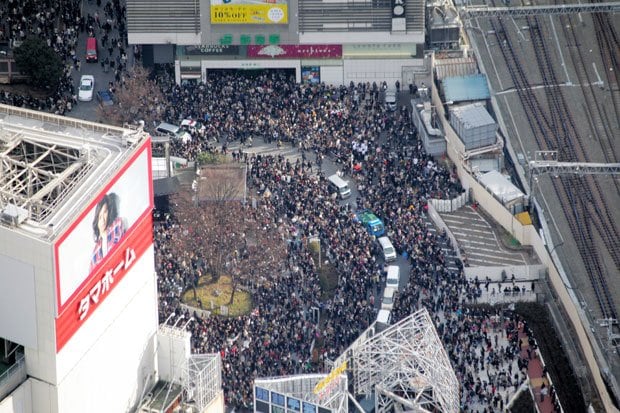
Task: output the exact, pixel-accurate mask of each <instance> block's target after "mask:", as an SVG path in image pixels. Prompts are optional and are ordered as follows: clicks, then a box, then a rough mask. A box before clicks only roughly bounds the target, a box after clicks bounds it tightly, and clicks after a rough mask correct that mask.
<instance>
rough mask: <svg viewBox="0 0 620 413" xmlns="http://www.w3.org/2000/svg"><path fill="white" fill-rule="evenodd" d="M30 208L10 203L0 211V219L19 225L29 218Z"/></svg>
mask: <svg viewBox="0 0 620 413" xmlns="http://www.w3.org/2000/svg"><path fill="white" fill-rule="evenodd" d="M28 215H29V214H28V210H27V209H24V208H22V207H18V206H17V205H13V204H8V205H6V206H5V207H4V208H3V209H2V212H1V213H0V219H1V220H2V222H4V223H7V224H9V225H13V226H17V225H20V224H21V223H23V222H24V221H25V220H27V219H28Z"/></svg>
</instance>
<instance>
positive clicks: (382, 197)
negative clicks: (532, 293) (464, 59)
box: [156, 73, 525, 412]
mask: <svg viewBox="0 0 620 413" xmlns="http://www.w3.org/2000/svg"><path fill="white" fill-rule="evenodd" d="M367 91H370V93H366V92H367ZM372 91H373V87H372V86H371V85H368V84H367V85H351V86H349V87H329V86H325V85H299V84H295V83H294V81H293V79H291V78H288V77H287V76H286V75H284V74H281V73H273V74H271V75H261V76H256V77H253V78H247V77H243V76H239V75H233V74H224V75H222V76H221V77H219V78H212V79H209V81H208V83H207V84H198V85H185V86H171V87H169V88H167V90H166V93H167V95H168V96H169V97H170V100H171V102H172V103H173V104H172V105H171V106H170V109H169V110H168V113H167V115H168V120H169V121H171V122H178V121H179V119H182V118H188V117H190V118H195V119H203V120H205V119H207V120H206V121H205V122H204V123H205V128H204V132H202V133H200V132H199V131H198V130H196V131H194V132H195V133H194V134H193V139H192V141H191V142H187V143H185V144H184V145H182V146H179V147H177V148H176V149H177V150H178V151H180V152H181V154H182V155H184V156H186V157H188V158H190V159H191V158H194V157H195V156H196V155H197V153H199V152H200V151H202V150H205V148H207V147H208V146H209V145H210V143H209V142H208V140H207V136H208V137H213V138H215V139H217V140H218V141H219V143H220V144H221V145H223V146H226V145H227V144H229V143H232V142H238V143H243V142H245V140H247V139H248V138H252V139H257V138H258V139H265V140H266V141H283V142H289V143H290V144H291V145H293V146H295V147H298V148H299V150H300V151H301V152H302V153H303V156H301V157H300V159H298V160H297V161H289V160H287V159H285V158H284V157H282V156H261V155H250V156H248V157H246V158H245V159H246V160H247V163H248V166H249V170H250V172H249V173H248V187H249V188H250V189H251V190H253V191H257V192H258V193H261V192H263V191H265V190H267V189H268V191H269V194H270V196H269V197H265V198H261V199H260V202H259V205H258V211H260V213H261V214H263V216H264V219H265V221H268V222H273V223H280V224H282V225H285V226H289V227H292V228H295V233H296V234H297V236H298V238H299V240H300V242H298V243H292V244H291V246H290V248H289V250H288V259H287V266H286V270H285V271H283V273H282V274H281V279H280V281H279V282H278V284H277V285H276V286H275V287H274V286H270V287H263V286H259V287H258V289H257V291H256V293H255V305H256V310H255V311H254V312H252V314H251V315H248V316H241V317H236V318H223V317H201V316H200V315H199V314H197V313H194V314H190V311H189V310H184V309H182V308H181V307H180V306H179V303H180V300H179V296H180V293H181V292H182V291H183V290H185V289H186V288H187V285H189V283H190V280H192V279H193V277H194V276H195V273H196V265H197V264H196V262H200V260H198V259H194V260H193V261H192V259H191V257H189V256H188V257H177V256H174V255H172V254H170V252H169V251H168V248H169V245H170V244H171V243H173V242H174V241H175V239H179V238H180V237H183V236H187V234H188V230H189V231H190V233H191V223H185V222H176V221H175V220H174V217H170V218H169V219H168V220H167V221H166V222H165V223H163V224H160V225H158V226H157V227H156V241H157V242H156V245H157V251H158V254H157V256H158V273H159V275H160V277H159V285H160V296H161V298H160V302H161V305H162V309H161V316H160V317H161V319H162V320H164V319H166V318H167V317H168V316H169V315H170V314H171V313H173V312H175V313H176V314H177V316H178V314H182V316H183V317H184V318H185V319H190V318H191V317H192V316H193V320H192V321H191V322H190V323H189V328H190V329H191V331H192V333H193V341H192V343H193V348H194V350H195V351H197V352H220V354H221V355H222V360H223V366H224V367H223V379H224V388H225V397H226V402H227V403H228V404H230V405H231V406H235V407H237V408H250V407H251V403H252V391H251V390H252V388H251V386H252V380H253V378H255V377H265V376H279V375H285V374H294V373H301V372H310V371H322V368H323V363H322V361H323V360H324V359H325V358H329V359H334V358H336V357H337V356H338V355H339V354H340V353H341V352H342V351H343V350H344V349H346V348H347V347H348V346H349V345H350V344H351V343H352V342H353V341H354V340H355V339H356V338H357V337H358V336H359V334H360V333H361V332H363V331H364V330H365V329H366V328H367V327H368V326H369V325H370V324H371V323H372V322H373V321H374V320H375V318H376V311H377V310H376V305H374V304H375V303H377V302H378V301H379V299H378V298H377V297H379V294H380V292H381V286H382V284H383V281H384V279H385V271H384V266H383V263H382V261H381V260H380V259H378V258H377V257H378V252H379V251H378V248H377V246H376V243H375V241H374V239H373V237H372V236H371V235H369V234H368V232H367V231H366V230H364V228H363V227H362V226H361V225H359V224H358V223H356V221H355V219H354V212H355V210H357V209H358V208H369V209H371V210H373V211H375V212H376V213H377V214H378V215H380V217H381V218H382V219H383V220H384V221H385V224H386V228H387V231H388V232H387V235H388V236H389V237H390V239H391V240H393V243H394V245H395V248H396V249H397V250H398V252H399V253H400V254H403V255H406V256H407V257H408V259H409V261H410V263H411V268H412V269H411V274H410V281H409V283H408V284H407V285H406V286H405V288H404V289H403V291H402V292H401V294H400V295H399V296H398V299H397V302H396V304H395V308H394V311H393V319H394V320H395V321H397V320H399V319H402V318H404V317H405V316H407V315H408V314H410V313H411V312H413V311H415V310H417V309H418V308H420V307H422V306H424V307H426V308H427V309H428V310H429V311H430V312H431V314H433V317H434V318H435V321H436V323H437V328H438V331H439V334H440V336H441V338H442V340H443V342H444V344H445V345H446V350H447V353H448V355H449V356H450V358H451V361H452V363H453V366H454V368H455V371H456V373H457V376H458V378H459V381H460V383H461V385H462V409H463V411H480V412H482V411H488V412H490V411H494V410H497V409H501V408H502V407H503V406H504V405H506V404H507V403H508V401H509V400H508V396H509V395H511V394H513V393H514V391H515V390H516V388H517V387H518V386H519V385H520V384H521V383H522V382H523V380H524V379H525V374H524V373H523V372H522V371H521V370H520V367H524V365H525V362H524V361H522V360H521V358H520V355H519V348H520V347H519V339H518V334H517V333H516V332H517V325H518V323H519V322H520V320H518V319H517V317H516V316H515V315H514V314H512V313H510V314H503V313H502V314H499V313H498V314H495V313H492V314H491V313H486V312H485V311H483V310H479V309H470V307H469V306H467V304H468V303H470V302H471V301H472V299H473V298H475V297H476V296H479V294H480V285H479V283H478V284H477V283H475V282H471V281H467V280H466V278H465V277H464V273H463V271H462V265H461V264H460V263H459V267H458V268H457V269H456V270H454V269H449V268H448V266H447V265H446V262H445V261H446V258H445V251H444V249H442V246H444V247H445V245H446V242H445V241H446V239H445V236H444V235H442V234H439V235H435V233H434V231H430V230H429V228H428V227H427V224H426V221H425V219H424V217H425V214H426V203H427V200H428V198H430V197H439V198H447V197H453V196H455V195H458V194H459V193H460V192H461V191H462V188H461V187H460V185H459V182H458V180H457V179H456V177H455V175H454V173H453V171H450V170H447V169H446V168H445V167H443V166H441V165H439V164H437V163H436V162H435V161H433V160H432V158H431V157H429V156H427V155H426V154H425V153H424V150H423V148H422V146H421V143H420V142H419V141H418V139H417V137H416V134H415V131H413V130H411V127H410V124H411V123H410V118H409V113H408V112H407V111H406V110H403V111H396V112H389V111H386V110H385V109H384V108H383V107H382V105H381V104H380V101H379V99H378V97H375V94H374V93H372ZM205 115H207V116H206V118H205ZM362 149H363V150H362ZM325 157H328V158H330V159H331V160H332V161H334V162H336V163H337V165H338V166H339V167H340V169H341V171H344V173H346V174H348V175H349V176H350V177H351V179H352V180H354V181H355V183H356V184H357V188H358V189H359V196H358V197H357V199H355V202H351V203H350V204H346V203H341V202H339V201H338V200H337V199H336V197H335V195H334V194H333V193H330V192H329V190H328V185H327V183H326V180H325V178H324V177H323V175H322V172H321V170H320V168H319V167H318V164H319V163H320V162H321V159H324V158H325ZM310 159H313V160H314V162H311V161H310ZM240 160H241V161H243V159H241V158H240ZM351 160H353V161H351ZM351 164H357V165H359V166H360V168H351V167H350V166H351ZM248 208H250V207H248ZM313 237H318V238H319V239H320V240H321V244H322V247H323V249H324V251H325V254H326V257H327V258H328V259H329V260H330V261H331V262H332V264H333V265H334V266H335V267H336V268H337V270H338V273H339V281H338V287H337V289H336V291H335V293H334V295H333V297H332V298H330V299H328V300H326V301H324V302H323V301H321V299H320V297H321V292H320V289H319V287H318V285H319V281H318V275H317V270H316V263H315V262H314V260H313V258H312V256H311V254H310V252H309V250H308V249H307V243H306V241H307V240H308V239H310V238H313ZM188 254H190V255H195V252H191V253H188ZM311 307H317V308H320V309H321V310H322V311H321V314H322V318H321V319H322V322H321V324H320V325H316V324H314V321H315V320H314V319H313V318H312V317H311V316H310V308H311ZM498 337H501V338H502V339H501V340H498ZM313 342H314V345H315V347H314V348H315V349H316V350H320V352H319V353H318V354H314V357H313V354H312V353H311V351H310V349H311V348H310V345H311V343H313ZM502 343H504V344H502ZM316 350H315V351H316ZM513 366H514V368H513ZM483 372H484V374H482V373H483Z"/></svg>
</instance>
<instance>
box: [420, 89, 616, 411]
mask: <svg viewBox="0 0 620 413" xmlns="http://www.w3.org/2000/svg"><path fill="white" fill-rule="evenodd" d="M432 99H433V104H434V105H435V107H436V109H437V111H438V112H439V115H440V120H441V122H442V124H443V129H444V131H445V133H446V140H447V142H448V148H447V149H448V150H447V153H448V156H449V157H450V159H452V160H453V161H454V163H455V164H456V166H457V171H458V175H459V177H460V179H461V183H462V184H463V186H464V187H465V188H467V189H470V190H471V191H472V194H473V198H474V199H475V200H476V201H477V202H478V203H479V204H480V207H482V208H483V209H484V210H485V211H486V212H487V213H488V214H489V215H491V216H492V217H493V218H494V219H495V221H497V222H498V223H499V224H500V225H501V226H502V227H503V228H504V229H505V230H506V231H508V232H509V233H510V234H512V236H513V237H514V238H516V239H517V240H518V241H519V242H520V243H521V245H530V246H531V247H532V248H533V250H534V251H535V252H536V254H537V255H538V257H539V259H540V261H541V264H542V265H543V266H546V267H547V268H548V275H549V283H550V285H551V287H552V288H553V289H554V290H555V292H556V294H557V296H558V301H559V302H560V303H561V305H562V307H563V309H564V311H565V313H566V315H567V316H568V320H569V321H570V323H571V325H572V327H573V329H574V331H575V334H576V339H577V342H578V343H579V345H580V347H581V350H582V356H583V358H584V361H585V362H586V364H587V366H588V368H589V370H590V373H591V375H592V383H593V385H594V386H595V387H596V389H597V392H598V394H599V396H600V398H601V401H602V402H603V405H604V406H605V411H609V412H611V411H618V409H616V408H615V407H614V405H613V403H612V401H611V399H610V397H609V394H608V392H607V389H606V388H605V383H604V382H603V379H602V377H601V369H600V367H599V364H598V362H597V356H596V355H595V354H596V353H597V352H598V351H599V350H598V348H596V347H594V346H593V345H592V342H595V338H594V337H593V335H592V333H591V332H590V331H589V330H588V329H586V328H585V327H584V325H587V324H588V320H587V317H586V315H585V314H584V313H583V310H582V309H581V308H580V307H579V305H578V304H577V300H576V297H574V295H573V296H571V294H569V291H568V289H567V288H566V286H565V284H564V281H563V279H562V276H561V275H560V272H559V270H558V268H557V267H556V265H555V262H554V261H553V259H552V257H551V256H550V255H549V252H548V251H547V248H546V246H545V243H544V241H543V240H542V239H541V237H540V236H539V234H538V232H537V231H536V228H534V226H533V225H522V224H521V223H520V222H519V221H518V220H517V219H516V218H515V217H514V216H513V215H512V214H511V213H510V212H509V211H508V210H507V209H506V208H504V206H503V205H502V204H501V203H500V202H499V201H497V200H496V199H495V198H493V196H492V195H491V194H490V193H488V192H487V191H486V189H484V187H482V185H480V184H479V183H478V182H477V181H476V179H475V178H474V177H473V176H472V175H470V174H469V173H468V172H467V171H466V170H465V169H464V168H463V164H462V162H461V159H463V158H462V156H461V155H462V154H463V153H464V147H463V143H462V142H461V141H460V139H459V138H458V137H457V136H456V133H455V132H454V130H453V129H452V127H451V126H450V123H449V122H448V121H447V120H446V116H445V112H444V107H443V105H442V103H441V99H440V97H439V94H438V93H437V88H433V89H432ZM598 359H600V357H598Z"/></svg>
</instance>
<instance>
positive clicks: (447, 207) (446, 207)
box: [429, 192, 469, 212]
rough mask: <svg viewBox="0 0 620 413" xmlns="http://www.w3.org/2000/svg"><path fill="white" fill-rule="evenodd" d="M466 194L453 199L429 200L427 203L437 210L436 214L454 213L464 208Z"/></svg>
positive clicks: (466, 199) (466, 198)
mask: <svg viewBox="0 0 620 413" xmlns="http://www.w3.org/2000/svg"><path fill="white" fill-rule="evenodd" d="M468 198H469V197H468V196H467V192H463V193H462V194H461V195H459V196H457V197H456V198H453V199H434V198H431V199H429V203H430V204H431V205H432V206H433V207H434V208H435V209H436V210H437V212H455V211H457V210H458V209H459V208H461V207H463V206H465V205H466V204H467V201H468Z"/></svg>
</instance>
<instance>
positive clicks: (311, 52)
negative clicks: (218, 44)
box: [247, 44, 342, 59]
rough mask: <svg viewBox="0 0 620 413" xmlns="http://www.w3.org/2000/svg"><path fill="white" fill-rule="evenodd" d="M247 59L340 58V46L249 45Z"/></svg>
mask: <svg viewBox="0 0 620 413" xmlns="http://www.w3.org/2000/svg"><path fill="white" fill-rule="evenodd" d="M247 56H248V57H254V58H261V57H265V58H267V57H271V58H279V59H309V58H314V59H316V58H321V59H325V58H338V59H339V58H341V57H342V45H340V44H304V45H289V44H279V45H268V46H258V45H250V46H248V50H247Z"/></svg>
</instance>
